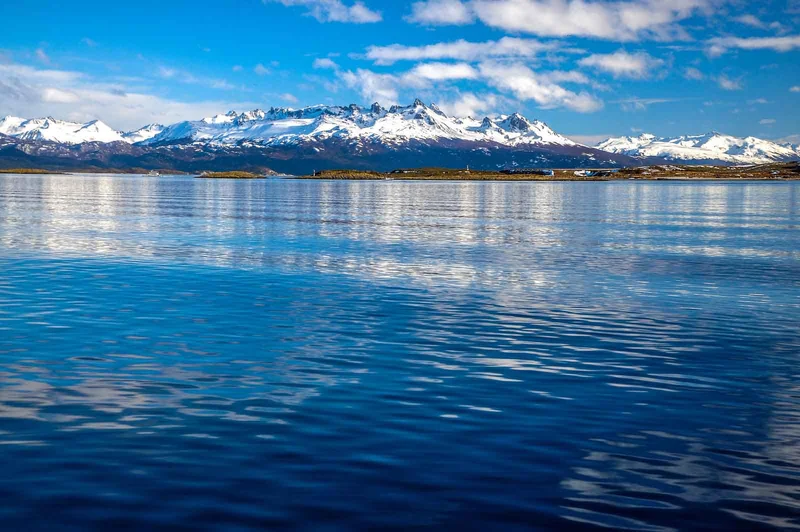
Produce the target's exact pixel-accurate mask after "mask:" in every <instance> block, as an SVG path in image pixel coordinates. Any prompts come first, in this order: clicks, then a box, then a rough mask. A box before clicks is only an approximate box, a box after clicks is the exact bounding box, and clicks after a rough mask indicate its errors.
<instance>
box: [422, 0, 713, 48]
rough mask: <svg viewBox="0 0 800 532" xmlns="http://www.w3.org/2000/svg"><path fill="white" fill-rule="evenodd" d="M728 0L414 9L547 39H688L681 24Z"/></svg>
mask: <svg viewBox="0 0 800 532" xmlns="http://www.w3.org/2000/svg"><path fill="white" fill-rule="evenodd" d="M724 1H725V0H673V1H671V2H664V1H662V0H627V1H622V0H620V1H613V2H601V1H597V0H595V1H589V0H427V1H421V2H415V3H414V4H413V5H412V13H411V15H410V17H409V19H410V20H412V21H415V22H418V23H421V24H465V23H468V22H470V21H472V20H473V19H479V20H480V21H481V22H483V23H484V24H486V25H487V26H491V27H493V28H498V29H501V30H504V31H510V32H522V33H530V34H533V35H540V36H546V37H567V36H579V37H593V38H598V39H608V40H614V41H634V40H639V39H642V38H652V39H659V40H671V39H687V38H688V35H687V34H686V32H685V30H683V29H682V28H681V27H680V26H679V24H678V23H679V22H680V21H682V20H685V19H687V18H689V17H691V16H693V15H695V14H697V13H699V12H704V13H709V12H711V9H712V8H713V7H714V6H715V5H717V4H719V3H722V2H724Z"/></svg>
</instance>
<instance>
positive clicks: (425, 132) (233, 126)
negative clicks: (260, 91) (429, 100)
mask: <svg viewBox="0 0 800 532" xmlns="http://www.w3.org/2000/svg"><path fill="white" fill-rule="evenodd" d="M332 139H336V140H339V141H357V142H361V143H373V144H374V143H381V144H385V145H387V146H398V145H403V144H405V143H408V142H410V141H420V142H436V141H440V140H450V141H457V140H458V141H465V142H491V143H496V144H500V145H503V146H521V145H528V144H552V145H560V146H576V145H577V144H576V143H575V142H573V141H572V140H570V139H568V138H566V137H564V136H562V135H559V134H557V133H556V132H555V131H553V130H552V129H551V128H549V127H548V126H547V125H546V124H544V123H543V122H540V121H538V120H534V121H529V120H528V119H527V118H525V117H524V116H522V115H520V114H513V115H510V116H504V117H500V118H499V119H497V120H493V119H491V118H488V117H487V118H484V119H482V120H477V119H473V118H455V117H450V116H448V115H447V114H445V113H444V112H442V111H441V109H439V108H438V107H437V106H436V105H430V106H426V105H425V104H424V103H422V102H421V101H419V100H416V101H415V102H414V103H413V104H412V105H409V106H403V107H401V106H393V107H391V108H389V109H385V108H383V107H381V106H380V105H378V104H373V105H372V106H371V107H368V108H365V107H359V106H357V105H350V106H347V107H339V106H313V107H306V108H303V109H297V110H294V109H286V108H277V109H276V108H272V109H269V110H268V111H262V110H260V109H257V110H255V111H250V112H247V113H241V114H238V113H235V112H233V111H232V112H229V113H227V114H224V115H217V116H214V117H210V118H204V119H202V120H197V121H186V122H180V123H178V124H174V125H172V126H169V127H167V128H165V129H164V131H162V132H161V133H160V134H158V135H156V136H154V137H153V138H151V139H149V140H146V141H145V144H151V145H152V144H169V143H176V142H211V143H215V144H236V143H241V142H252V143H258V144H262V145H267V146H281V145H293V144H295V145H296V144H303V143H310V142H324V141H328V140H332Z"/></svg>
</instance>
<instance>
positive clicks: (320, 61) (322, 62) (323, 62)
mask: <svg viewBox="0 0 800 532" xmlns="http://www.w3.org/2000/svg"><path fill="white" fill-rule="evenodd" d="M314 68H316V69H330V70H336V69H337V68H339V65H337V64H336V62H335V61H334V60H333V59H328V58H327V57H322V58H317V59H314Z"/></svg>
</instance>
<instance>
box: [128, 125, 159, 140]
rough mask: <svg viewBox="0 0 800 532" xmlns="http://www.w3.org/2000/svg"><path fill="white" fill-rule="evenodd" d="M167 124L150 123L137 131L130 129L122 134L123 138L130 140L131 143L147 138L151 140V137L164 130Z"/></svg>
mask: <svg viewBox="0 0 800 532" xmlns="http://www.w3.org/2000/svg"><path fill="white" fill-rule="evenodd" d="M164 129H165V126H162V125H161V124H149V125H146V126H144V127H142V128H139V129H137V130H135V131H128V132H126V133H123V134H122V139H123V140H124V141H125V142H130V143H131V144H136V143H137V142H144V141H146V140H150V139H151V138H153V137H155V136H156V135H158V134H159V133H161V132H162V131H164Z"/></svg>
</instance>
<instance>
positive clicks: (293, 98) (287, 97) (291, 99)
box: [280, 92, 298, 103]
mask: <svg viewBox="0 0 800 532" xmlns="http://www.w3.org/2000/svg"><path fill="white" fill-rule="evenodd" d="M280 97H281V100H284V101H286V102H289V103H297V102H298V99H297V96H295V95H294V94H291V93H289V92H284V93H283V94H281V96H280Z"/></svg>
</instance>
